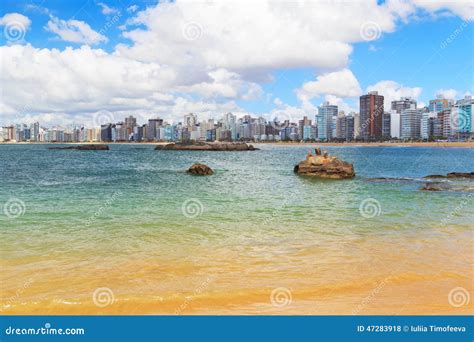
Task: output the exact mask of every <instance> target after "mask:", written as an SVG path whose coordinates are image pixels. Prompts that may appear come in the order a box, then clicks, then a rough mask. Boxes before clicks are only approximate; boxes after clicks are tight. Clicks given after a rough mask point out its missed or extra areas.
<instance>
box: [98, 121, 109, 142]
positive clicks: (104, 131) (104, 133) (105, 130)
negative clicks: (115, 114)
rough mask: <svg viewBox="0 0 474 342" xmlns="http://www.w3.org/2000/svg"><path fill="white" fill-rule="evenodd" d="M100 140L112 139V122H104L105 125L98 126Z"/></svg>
mask: <svg viewBox="0 0 474 342" xmlns="http://www.w3.org/2000/svg"><path fill="white" fill-rule="evenodd" d="M100 140H101V141H112V124H106V125H101V126H100Z"/></svg>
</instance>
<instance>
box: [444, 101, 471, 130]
mask: <svg viewBox="0 0 474 342" xmlns="http://www.w3.org/2000/svg"><path fill="white" fill-rule="evenodd" d="M473 103H474V100H473V99H472V96H466V97H465V98H464V99H462V100H458V101H456V104H455V105H454V106H453V107H452V108H451V115H450V125H451V132H452V134H453V135H455V136H456V137H457V138H468V139H469V138H471V137H473V136H474V112H473V111H472V105H473Z"/></svg>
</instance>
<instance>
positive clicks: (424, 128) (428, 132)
mask: <svg viewBox="0 0 474 342" xmlns="http://www.w3.org/2000/svg"><path fill="white" fill-rule="evenodd" d="M434 119H436V120H437V123H438V126H437V127H436V128H437V129H438V131H437V132H436V133H437V134H439V133H440V132H439V127H440V126H439V119H438V115H437V113H435V112H425V113H423V114H422V115H421V138H422V139H423V140H428V139H432V138H434V137H435V122H434Z"/></svg>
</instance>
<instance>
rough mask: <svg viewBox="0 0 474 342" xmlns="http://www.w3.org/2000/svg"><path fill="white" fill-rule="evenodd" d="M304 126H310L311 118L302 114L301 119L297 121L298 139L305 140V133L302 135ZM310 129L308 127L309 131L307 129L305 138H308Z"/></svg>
mask: <svg viewBox="0 0 474 342" xmlns="http://www.w3.org/2000/svg"><path fill="white" fill-rule="evenodd" d="M305 126H308V127H311V119H308V117H307V116H304V117H303V120H299V121H298V134H299V137H300V139H302V140H305V135H304V127H305ZM310 131H311V129H309V131H308V135H307V139H310V138H309V135H310Z"/></svg>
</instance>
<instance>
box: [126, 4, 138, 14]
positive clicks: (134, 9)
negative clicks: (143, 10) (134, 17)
mask: <svg viewBox="0 0 474 342" xmlns="http://www.w3.org/2000/svg"><path fill="white" fill-rule="evenodd" d="M137 10H138V6H137V5H132V6H130V7H128V8H127V12H128V13H135V12H136V11H137Z"/></svg>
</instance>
